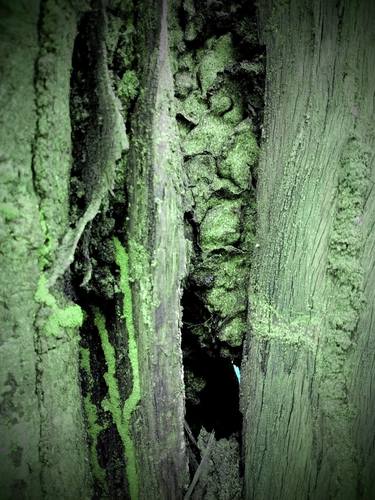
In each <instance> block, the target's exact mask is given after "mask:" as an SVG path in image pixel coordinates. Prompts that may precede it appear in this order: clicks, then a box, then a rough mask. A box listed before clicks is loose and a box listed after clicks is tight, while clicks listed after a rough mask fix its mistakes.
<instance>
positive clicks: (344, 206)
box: [242, 0, 375, 500]
mask: <svg viewBox="0 0 375 500" xmlns="http://www.w3.org/2000/svg"><path fill="white" fill-rule="evenodd" d="M374 14H375V11H374V4H373V2H370V1H365V0H363V1H359V2H352V1H342V2H333V1H328V2H320V1H315V2H312V3H311V2H304V1H297V0H291V1H288V2H282V3H280V2H273V1H268V0H264V1H261V2H260V20H261V35H262V40H263V42H264V44H265V45H266V49H267V71H266V75H267V84H266V103H265V123H264V144H263V150H262V156H261V162H260V168H259V179H258V200H257V211H258V228H257V239H256V251H255V256H254V267H253V273H252V275H253V279H252V284H251V289H250V313H249V323H250V329H251V331H250V334H249V336H248V340H247V342H246V347H245V356H244V359H243V364H242V368H243V377H242V411H243V415H244V429H243V432H244V435H243V442H244V460H245V496H246V498H254V499H262V498H264V499H266V498H267V499H271V498H275V499H276V498H277V499H288V500H290V499H294V498H295V499H297V498H311V499H313V498H316V499H318V498H340V499H344V498H348V499H353V498H373V497H374V494H375V492H374V485H373V482H372V481H371V478H370V471H371V470H374V459H375V455H374V446H373V443H374V416H373V412H371V411H370V410H369V408H373V407H374V404H375V402H374V396H375V394H374V390H373V388H374V385H373V376H374V370H373V367H374V352H375V351H374V338H375V335H374V334H375V331H374V328H375V327H374V323H373V313H374V295H373V293H374V284H375V283H374V279H375V275H374V255H375V254H374V251H373V249H374V231H373V221H374V218H375V205H374V203H375V191H374V189H373V186H374V176H375V164H374V146H375V143H374V137H375V136H374V118H375V116H374V91H375V84H374V82H375V79H374V76H375V75H374V68H375V59H374V51H373V50H372V47H373V44H374V37H375V31H374V24H373V21H372V20H373V19H374Z"/></svg>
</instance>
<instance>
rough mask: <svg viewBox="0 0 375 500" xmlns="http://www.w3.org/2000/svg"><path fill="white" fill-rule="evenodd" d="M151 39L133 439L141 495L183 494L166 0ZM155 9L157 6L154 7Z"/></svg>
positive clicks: (139, 130) (142, 154)
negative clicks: (137, 397)
mask: <svg viewBox="0 0 375 500" xmlns="http://www.w3.org/2000/svg"><path fill="white" fill-rule="evenodd" d="M157 9H159V17H158V18H157V16H156V15H155V13H154V15H155V17H156V18H157V20H156V33H157V35H156V39H155V40H151V42H148V43H147V42H146V43H145V44H144V45H145V47H147V46H148V47H149V52H148V53H147V57H148V58H149V60H150V64H149V67H148V73H146V82H147V83H146V84H145V92H144V96H143V99H142V101H141V104H140V106H139V109H138V110H136V111H135V113H136V115H137V118H136V122H137V124H136V127H135V132H134V137H135V141H134V145H133V147H132V148H131V153H130V154H131V155H132V160H131V162H130V165H131V167H130V168H131V171H130V177H129V179H128V189H129V193H130V204H129V219H130V220H129V233H128V237H129V264H130V273H131V276H132V278H133V280H134V284H133V300H134V319H135V329H136V335H137V344H138V358H139V367H140V386H141V400H140V405H139V409H138V411H137V412H136V414H137V416H136V419H137V417H138V419H137V420H135V422H134V440H135V442H136V443H137V458H138V464H139V470H140V472H141V478H140V483H139V488H140V489H139V494H140V498H144V499H148V498H150V492H152V496H153V497H154V498H165V499H178V498H182V495H183V491H184V487H185V486H186V482H187V481H188V479H187V457H186V452H185V439H184V388H183V387H184V386H183V369H182V352H181V336H180V335H181V334H180V321H181V306H180V299H181V293H182V289H181V279H182V278H183V276H184V274H185V267H186V263H185V259H186V249H185V239H184V234H183V218H182V214H183V211H182V200H181V196H182V190H183V184H182V172H181V169H182V160H181V156H180V153H179V145H178V139H177V130H176V123H175V113H174V104H173V103H174V93H173V79H172V73H171V68H170V57H169V54H168V50H169V49H168V34H167V9H168V6H167V2H166V0H163V1H162V2H157ZM157 9H156V10H155V12H158V10H157Z"/></svg>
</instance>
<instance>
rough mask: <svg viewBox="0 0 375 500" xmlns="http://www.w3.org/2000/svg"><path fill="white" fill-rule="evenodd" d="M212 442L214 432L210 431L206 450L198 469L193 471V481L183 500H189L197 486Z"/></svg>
mask: <svg viewBox="0 0 375 500" xmlns="http://www.w3.org/2000/svg"><path fill="white" fill-rule="evenodd" d="M214 441H215V433H214V431H212V432H211V434H210V437H209V440H208V443H207V446H206V449H205V450H204V454H203V457H202V460H201V463H200V464H199V467H198V469H197V470H196V471H195V474H194V477H193V480H192V481H191V483H190V486H189V489H188V490H187V492H186V494H185V496H184V500H189V498H190V497H191V494H192V493H193V490H194V488H195V486H196V485H197V482H198V480H199V476H200V475H201V473H202V470H203V468H204V466H205V464H206V462H207V459H208V457H209V455H210V451H211V447H212V444H213V442H214Z"/></svg>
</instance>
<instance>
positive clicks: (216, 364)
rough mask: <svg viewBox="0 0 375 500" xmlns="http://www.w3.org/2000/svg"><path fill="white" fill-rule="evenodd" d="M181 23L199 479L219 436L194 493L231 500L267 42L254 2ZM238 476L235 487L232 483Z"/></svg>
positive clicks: (188, 11)
mask: <svg viewBox="0 0 375 500" xmlns="http://www.w3.org/2000/svg"><path fill="white" fill-rule="evenodd" d="M173 23H174V29H173V30H172V33H171V41H172V42H171V45H172V51H173V54H174V57H175V60H176V64H175V70H174V81H175V96H176V120H177V125H178V128H179V132H180V142H181V149H182V153H183V158H184V164H183V168H184V174H185V175H186V182H187V195H186V205H185V207H186V208H185V217H184V218H185V234H186V238H187V240H188V242H189V246H190V265H189V274H188V276H187V278H186V281H185V286H184V293H183V297H182V308H183V325H182V350H183V361H184V380H185V397H186V421H187V425H186V429H187V436H188V439H187V442H188V444H189V446H188V448H189V455H190V467H191V475H192V477H193V475H194V474H195V475H196V471H197V470H198V464H199V461H200V460H202V457H203V456H204V450H205V447H206V446H208V444H209V443H211V438H210V434H211V433H212V432H214V434H215V441H214V444H213V445H212V443H211V444H210V446H211V451H210V460H209V461H208V462H207V464H206V465H205V466H204V467H203V468H202V470H199V473H200V475H201V476H202V477H201V478H200V480H198V482H197V483H196V485H195V486H194V495H195V497H196V498H198V497H199V495H201V497H202V498H203V497H204V496H205V495H211V496H215V497H217V498H225V494H224V496H223V497H222V496H221V495H222V492H223V491H225V489H226V488H228V489H229V490H228V491H230V497H231V498H236V488H237V486H236V485H235V484H234V483H235V482H236V481H235V480H233V478H235V477H239V473H240V472H239V471H240V464H239V462H240V459H239V457H240V446H241V425H242V415H241V414H240V410H239V383H240V366H241V356H242V344H243V340H244V337H245V335H246V333H247V299H248V297H247V294H248V283H249V279H250V262H251V255H252V251H253V247H254V244H255V243H254V239H255V218H256V200H255V198H256V177H257V175H256V167H257V162H258V154H259V143H260V140H261V123H262V113H263V97H264V62H265V61H264V49H263V47H262V46H260V44H259V41H258V38H257V33H258V29H257V20H256V9H255V5H254V4H253V3H250V4H249V2H247V1H245V0H238V1H236V2H230V3H227V2H222V1H215V2H210V3H209V4H208V2H207V3H206V2H194V1H189V2H186V1H185V2H181V4H180V7H179V9H178V10H177V12H176V15H175V18H174V21H173ZM190 431H191V432H192V434H193V436H191V435H190ZM228 459H229V460H228ZM229 462H232V463H231V464H230V465H228V463H229ZM229 477H231V478H232V481H229V483H231V484H230V486H229V485H228V484H225V483H226V482H227V483H228V478H229ZM195 479H196V478H195ZM193 481H194V480H193ZM238 483H239V484H240V481H238ZM220 490H221V491H220Z"/></svg>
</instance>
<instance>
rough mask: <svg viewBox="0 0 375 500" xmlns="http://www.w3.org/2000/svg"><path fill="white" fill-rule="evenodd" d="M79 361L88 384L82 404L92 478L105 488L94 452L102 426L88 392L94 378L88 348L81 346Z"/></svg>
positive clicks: (91, 387)
mask: <svg viewBox="0 0 375 500" xmlns="http://www.w3.org/2000/svg"><path fill="white" fill-rule="evenodd" d="M80 361H81V369H82V370H84V371H85V372H86V376H87V384H88V394H87V395H86V396H85V397H84V399H83V405H84V409H85V415H86V418H87V429H88V434H89V437H90V458H91V465H92V472H93V475H94V479H95V480H96V481H97V482H98V483H99V484H100V486H101V487H102V488H103V489H104V490H105V471H104V469H103V468H102V467H101V466H100V464H99V461H98V455H97V452H96V447H97V443H98V436H99V434H100V432H101V431H102V430H103V428H102V426H101V425H100V424H99V423H98V412H97V409H96V406H95V405H94V404H93V403H92V402H91V398H90V394H91V393H92V390H93V386H94V380H93V377H92V373H91V367H90V351H89V349H86V348H83V347H81V349H80Z"/></svg>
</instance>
